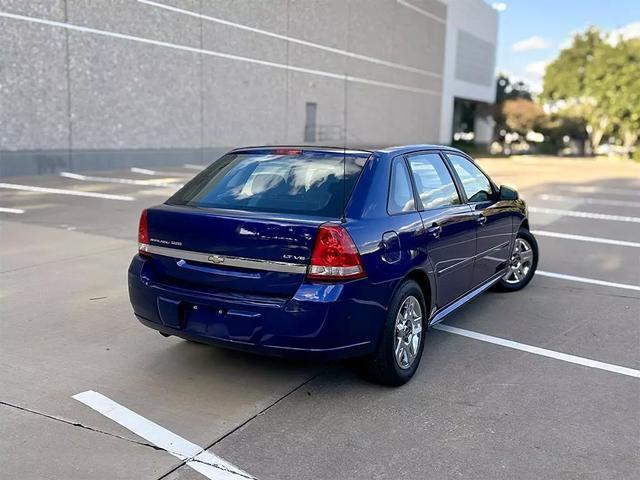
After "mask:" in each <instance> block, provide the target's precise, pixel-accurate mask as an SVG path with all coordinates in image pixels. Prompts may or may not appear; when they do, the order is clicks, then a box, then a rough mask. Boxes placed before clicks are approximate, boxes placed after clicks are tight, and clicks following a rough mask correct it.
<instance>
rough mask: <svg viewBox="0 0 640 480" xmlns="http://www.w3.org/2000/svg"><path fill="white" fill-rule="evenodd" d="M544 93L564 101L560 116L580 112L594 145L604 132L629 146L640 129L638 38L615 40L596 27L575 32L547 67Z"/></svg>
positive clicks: (577, 116)
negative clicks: (571, 40)
mask: <svg viewBox="0 0 640 480" xmlns="http://www.w3.org/2000/svg"><path fill="white" fill-rule="evenodd" d="M541 99H542V100H543V101H546V102H549V103H553V104H556V105H558V104H559V105H562V108H559V109H557V112H556V114H555V116H556V118H561V117H562V116H563V112H565V113H567V112H568V113H569V118H570V119H571V122H570V123H571V124H572V125H574V126H575V125H578V124H579V123H580V122H579V121H578V122H576V120H578V119H580V118H581V119H582V121H583V123H584V125H585V131H586V133H587V136H588V138H589V140H590V143H591V147H592V148H595V147H597V146H598V145H599V144H600V142H601V141H602V138H603V137H604V136H605V134H611V135H616V136H617V137H618V138H620V140H621V143H623V145H625V146H626V147H627V148H630V147H631V146H632V145H633V144H635V142H636V141H637V139H638V132H640V40H629V41H624V40H622V39H614V40H613V41H612V39H611V38H610V37H607V36H606V35H604V34H603V33H602V32H600V31H599V30H598V29H596V28H593V27H591V28H589V29H587V30H586V31H585V32H584V33H581V34H577V35H576V36H575V37H574V39H573V42H572V44H571V46H570V47H568V48H566V49H564V50H562V51H561V52H560V54H559V55H558V57H557V58H556V59H555V60H554V61H553V62H552V63H551V64H549V66H548V67H547V69H546V72H545V76H544V88H543V92H542V94H541Z"/></svg>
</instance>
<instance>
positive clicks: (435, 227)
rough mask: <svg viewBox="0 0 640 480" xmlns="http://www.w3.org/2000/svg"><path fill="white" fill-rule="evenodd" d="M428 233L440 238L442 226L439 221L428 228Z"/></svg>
mask: <svg viewBox="0 0 640 480" xmlns="http://www.w3.org/2000/svg"><path fill="white" fill-rule="evenodd" d="M427 233H428V234H429V235H431V236H432V237H434V238H438V237H439V236H440V234H441V233H442V227H441V226H440V225H438V224H437V223H434V224H433V225H431V226H430V227H429V228H427Z"/></svg>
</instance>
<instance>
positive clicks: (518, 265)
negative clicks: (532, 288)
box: [496, 228, 538, 292]
mask: <svg viewBox="0 0 640 480" xmlns="http://www.w3.org/2000/svg"><path fill="white" fill-rule="evenodd" d="M537 267H538V242H536V238H535V237H534V236H533V235H532V234H531V232H529V230H527V229H524V228H521V229H520V231H519V232H518V236H517V237H516V240H515V244H514V246H513V251H512V253H511V257H510V258H509V265H508V267H507V271H506V273H505V274H504V276H503V277H502V278H501V279H500V281H499V282H498V283H497V284H496V287H497V288H498V289H499V290H502V291H505V292H514V291H516V290H520V289H522V288H524V287H526V286H527V284H528V283H529V282H530V281H531V279H532V278H533V275H534V273H535V271H536V268H537Z"/></svg>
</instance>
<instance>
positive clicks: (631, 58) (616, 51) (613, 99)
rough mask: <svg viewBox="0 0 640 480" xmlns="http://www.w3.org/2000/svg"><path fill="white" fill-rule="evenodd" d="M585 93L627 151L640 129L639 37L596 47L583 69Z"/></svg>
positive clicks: (635, 139)
mask: <svg viewBox="0 0 640 480" xmlns="http://www.w3.org/2000/svg"><path fill="white" fill-rule="evenodd" d="M585 92H586V94H587V95H588V96H589V97H590V98H592V99H593V100H594V103H595V104H596V105H597V106H598V111H600V112H601V113H602V114H603V115H604V116H605V117H606V118H607V119H609V121H610V124H611V126H612V127H613V128H614V130H615V133H617V136H618V137H619V138H620V140H621V143H622V145H623V146H624V147H626V149H627V151H630V149H631V147H632V146H633V145H635V143H636V142H637V140H638V134H639V132H640V39H635V40H629V41H619V42H617V44H615V45H614V46H612V45H610V44H604V45H601V46H600V47H599V48H598V49H596V51H595V53H594V56H593V59H592V61H591V66H590V68H588V69H587V71H586V75H585Z"/></svg>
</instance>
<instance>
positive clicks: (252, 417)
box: [157, 367, 329, 480]
mask: <svg viewBox="0 0 640 480" xmlns="http://www.w3.org/2000/svg"><path fill="white" fill-rule="evenodd" d="M328 370H329V367H324V368H322V369H320V370H319V371H317V372H316V373H314V374H313V375H311V376H310V377H309V378H307V379H306V380H305V381H304V382H302V383H300V384H299V385H298V386H296V387H294V388H293V389H291V390H290V391H288V392H287V393H285V394H284V395H282V396H280V397H279V398H277V399H276V400H274V401H273V402H271V403H270V404H269V405H267V406H266V407H264V408H263V409H262V410H260V411H259V412H258V413H256V414H254V415H252V416H251V417H249V418H248V419H246V420H245V421H244V422H242V423H240V424H239V425H237V426H235V427H234V428H232V429H231V430H229V431H228V432H227V433H225V434H224V435H222V436H221V437H220V438H218V439H217V440H215V441H214V442H213V443H211V444H210V445H208V446H206V447H205V448H204V449H203V452H206V451H208V450H210V449H212V448H213V447H214V446H216V445H217V444H218V443H220V442H222V441H223V440H224V439H226V438H227V437H229V436H231V435H233V434H234V433H235V432H237V431H238V430H240V429H242V428H243V427H245V426H246V425H248V424H249V423H251V422H252V421H253V420H255V419H256V418H258V417H261V416H262V415H265V414H266V413H268V412H269V410H271V409H272V408H273V407H275V406H276V405H277V404H279V403H280V402H282V401H283V400H285V399H286V398H288V397H290V396H291V395H293V394H294V393H296V392H297V391H298V390H300V389H301V388H302V387H304V386H305V385H307V384H309V383H311V382H312V381H313V380H315V379H317V378H319V377H320V376H322V375H324V374H325V373H326V372H327V371H328ZM198 455H199V454H198ZM198 455H195V456H194V457H193V458H191V459H186V460H183V461H181V462H180V463H179V464H178V465H176V466H175V467H173V468H172V469H171V470H169V471H168V472H167V473H165V474H163V475H161V476H160V477H158V479H157V480H164V479H166V478H167V477H168V476H169V475H171V474H172V473H174V472H175V471H176V470H178V469H179V468H181V467H183V466H184V465H186V464H187V463H189V462H190V461H192V462H194V461H195V462H200V463H207V462H202V461H201V460H199V459H197V458H195V457H197V456H198ZM207 465H210V466H212V467H214V468H220V469H222V470H225V471H227V469H226V468H225V467H224V466H222V465H218V464H213V465H212V464H209V463H207ZM231 473H234V474H235V475H238V477H242V478H248V479H254V477H251V476H246V475H241V474H239V473H238V472H231Z"/></svg>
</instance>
